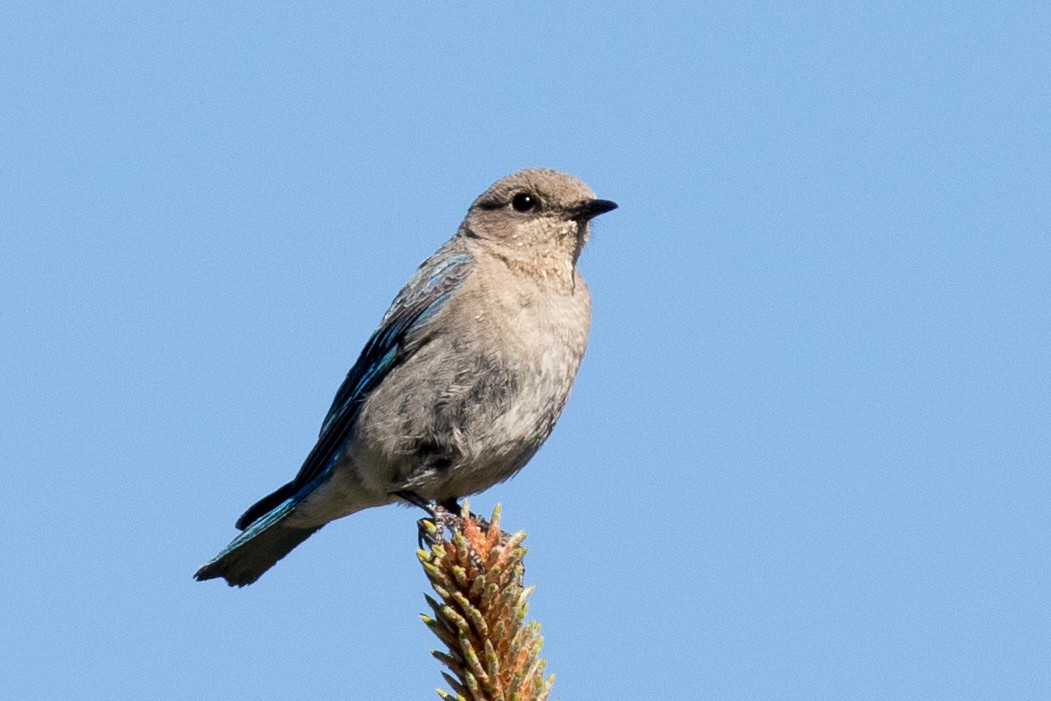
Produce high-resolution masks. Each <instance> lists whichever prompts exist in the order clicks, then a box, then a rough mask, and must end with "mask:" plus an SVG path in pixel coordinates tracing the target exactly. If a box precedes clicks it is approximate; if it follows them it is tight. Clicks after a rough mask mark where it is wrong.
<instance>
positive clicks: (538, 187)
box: [195, 169, 617, 586]
mask: <svg viewBox="0 0 1051 701" xmlns="http://www.w3.org/2000/svg"><path fill="white" fill-rule="evenodd" d="M616 206H617V205H616V204H615V203H613V202H610V201H609V200H600V199H596V198H595V194H594V193H593V192H592V191H591V189H590V188H588V186H587V185H585V184H584V183H582V182H580V181H579V180H577V179H576V178H574V177H572V176H570V175H566V174H565V173H559V172H558V171H554V170H546V169H528V170H522V171H519V172H517V173H514V174H512V175H509V176H507V177H505V178H503V179H501V180H498V181H497V182H496V183H494V184H493V185H492V186H491V187H490V188H489V189H488V190H486V191H485V192H484V193H483V194H482V195H481V196H480V197H479V198H478V199H477V200H475V201H474V203H473V204H472V205H471V208H470V209H469V210H468V211H467V217H466V218H465V219H464V220H463V223H462V224H461V225H460V228H459V230H458V231H457V232H456V235H455V236H453V237H452V238H451V239H450V240H449V241H447V242H446V243H445V245H443V246H442V247H441V248H439V249H438V251H437V252H436V253H435V254H434V255H432V256H431V257H430V258H428V259H427V260H426V261H424V262H423V264H422V265H420V267H419V269H418V270H417V271H416V274H415V275H413V277H412V279H411V280H409V282H408V284H407V285H406V286H405V287H404V288H403V289H402V290H401V292H399V293H398V296H397V297H395V298H394V302H393V303H392V304H391V306H390V309H388V310H387V313H386V314H385V315H384V317H383V320H382V321H381V322H380V326H379V328H378V329H377V330H376V332H375V333H373V334H372V337H371V338H370V339H369V340H368V343H366V344H365V348H364V350H362V352H361V355H360V356H359V357H358V360H357V362H356V363H354V367H352V368H351V369H350V372H349V373H348V374H347V378H346V380H345V381H344V382H343V385H342V386H341V387H340V388H339V391H338V392H337V393H336V398H335V400H334V401H333V402H332V407H331V408H330V409H329V411H328V415H327V416H326V417H325V421H324V422H323V423H322V425H321V435H320V437H319V438H318V441H317V444H316V445H315V446H314V448H313V450H311V451H310V454H309V455H308V456H307V458H306V461H305V462H304V463H303V466H302V467H301V468H300V469H299V473H298V474H297V475H296V477H295V479H293V480H292V481H291V482H289V483H288V484H286V485H285V486H283V487H281V488H280V489H278V490H277V491H276V492H274V493H273V494H270V495H269V496H266V497H263V499H262V500H260V501H259V502H258V503H256V504H255V505H253V506H252V507H250V508H249V509H248V511H246V512H245V513H244V514H243V515H242V516H241V518H240V519H239V520H238V521H237V527H238V528H239V529H241V530H242V533H241V534H240V535H238V536H237V537H236V538H235V539H234V540H233V542H231V543H230V545H228V546H227V548H226V549H225V550H223V551H222V552H221V553H219V555H218V556H217V557H216V558H215V559H214V560H212V561H211V562H209V563H208V564H206V565H205V566H204V567H202V568H201V569H200V570H198V571H197V574H196V575H195V576H196V578H197V579H198V580H204V579H213V578H216V577H222V578H223V579H225V580H226V581H227V583H228V584H230V585H231V586H234V585H236V586H245V585H246V584H251V583H252V582H254V581H256V580H257V579H259V577H260V576H261V575H262V574H263V573H264V572H266V571H267V570H268V569H270V568H271V567H272V566H273V565H274V564H275V563H276V562H277V561H278V560H280V559H281V558H282V557H284V556H285V555H287V554H288V553H289V552H290V551H291V550H292V549H293V548H295V547H296V546H297V545H299V544H300V543H302V542H303V541H304V540H306V539H307V538H308V537H310V535H311V534H313V533H314V532H316V531H317V530H318V529H320V528H321V527H322V526H324V525H325V524H326V523H328V522H329V521H332V520H334V519H337V518H341V517H343V516H347V515H349V514H352V513H354V512H356V511H361V510H362V509H367V508H369V507H373V506H382V505H384V504H391V503H394V502H398V501H403V502H409V503H412V504H417V505H421V506H422V505H426V504H429V503H430V502H434V503H436V504H439V505H441V506H443V507H444V508H446V509H449V510H456V508H457V507H456V500H457V499H458V498H459V497H463V496H466V495H469V494H475V493H478V492H481V491H483V490H485V489H488V488H489V487H490V486H492V485H494V484H496V483H497V482H501V481H503V480H506V479H508V478H509V477H511V476H512V475H513V474H515V473H516V472H518V470H520V469H521V468H522V466H523V465H525V464H526V462H528V461H529V459H530V458H531V457H532V456H533V454H534V453H535V452H536V451H537V449H538V448H539V447H540V445H541V444H542V443H543V442H544V441H545V440H546V439H547V437H548V435H549V434H550V433H551V429H552V427H553V426H554V425H555V421H556V420H557V419H558V417H559V414H561V413H562V407H563V406H564V404H565V402H566V398H567V397H568V396H569V389H570V386H571V385H572V383H573V378H574V376H575V375H576V373H577V368H578V367H579V365H580V360H581V358H582V357H583V354H584V346H585V345H586V344H587V337H588V326H589V324H590V314H591V298H590V295H589V293H588V288H587V286H586V285H585V284H584V279H583V278H582V277H581V276H580V272H579V271H578V270H577V268H576V262H577V258H578V257H579V256H580V251H581V249H582V248H583V247H584V243H585V242H586V241H587V238H588V233H589V232H588V222H589V221H590V220H591V219H592V217H595V216H597V215H599V214H602V213H603V212H608V211H610V210H612V209H615V208H616Z"/></svg>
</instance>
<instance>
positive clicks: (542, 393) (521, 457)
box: [353, 276, 590, 499]
mask: <svg viewBox="0 0 1051 701" xmlns="http://www.w3.org/2000/svg"><path fill="white" fill-rule="evenodd" d="M578 279H579V278H578ZM485 282H486V279H485V277H484V276H480V277H479V278H478V279H477V280H473V281H472V283H474V284H470V285H466V286H465V288H464V289H462V290H461V294H459V295H457V297H456V299H455V300H454V301H453V302H450V304H449V305H447V307H446V308H444V309H443V310H442V312H440V313H439V314H438V315H436V316H435V318H434V320H433V322H434V323H433V331H432V332H431V333H430V334H429V335H427V336H426V337H425V338H424V339H422V340H421V342H420V346H419V348H417V349H416V350H415V352H414V353H413V354H412V356H411V357H410V358H409V359H408V360H407V361H406V362H405V363H404V364H403V365H401V366H399V367H398V368H396V369H395V370H394V371H393V372H392V373H391V375H390V376H389V377H388V378H387V380H386V381H385V382H384V383H383V385H382V386H381V387H380V388H379V389H378V390H377V391H376V393H375V394H373V395H372V396H371V397H370V398H369V399H368V401H367V402H366V404H365V406H364V407H363V411H362V414H361V417H360V419H359V423H358V427H357V430H356V432H355V438H354V445H353V453H355V455H356V459H355V462H358V463H359V467H360V468H365V469H366V470H367V472H368V473H369V474H370V475H374V476H375V478H376V479H375V481H376V482H383V484H380V483H377V484H375V488H377V489H385V490H387V491H396V490H398V489H410V490H412V491H415V492H416V493H417V494H419V495H420V496H423V497H425V498H431V499H446V498H450V497H459V496H464V495H467V494H473V493H476V492H479V491H482V490H484V489H486V488H487V487H489V486H491V485H492V484H495V483H496V482H499V481H502V480H505V479H507V478H508V477H510V476H511V475H513V474H514V473H515V472H517V471H518V470H519V469H520V468H521V467H522V466H523V465H524V464H525V463H526V462H527V461H528V460H529V458H530V457H532V455H533V454H534V453H535V452H536V450H537V449H538V448H539V447H540V445H541V444H542V443H543V442H544V440H545V439H546V438H547V436H548V435H549V434H550V432H551V429H552V427H553V426H554V424H555V421H556V420H557V419H558V417H559V415H560V414H561V411H562V407H563V406H564V404H565V401H566V399H567V397H568V395H569V390H570V387H571V385H572V382H573V378H574V377H575V375H576V372H577V368H578V367H579V365H580V360H581V357H582V356H583V353H584V347H585V345H586V342H587V333H588V324H589V310H590V300H589V299H588V297H587V288H586V287H585V286H584V284H583V280H580V281H579V285H574V286H573V288H571V289H568V290H564V291H562V290H558V291H556V293H554V294H553V293H552V291H551V290H550V289H546V288H538V287H537V286H536V285H531V284H517V285H506V284H505V285H493V284H488V285H487V284H485ZM519 282H520V283H521V281H519ZM525 282H527V283H528V282H529V281H528V280H527V281H525ZM531 287H532V289H531ZM443 317H444V318H443Z"/></svg>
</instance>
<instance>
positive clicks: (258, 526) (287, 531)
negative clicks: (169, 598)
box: [194, 497, 321, 587]
mask: <svg viewBox="0 0 1051 701" xmlns="http://www.w3.org/2000/svg"><path fill="white" fill-rule="evenodd" d="M298 503H299V500H298V499H297V498H295V497H289V498H287V499H285V500H284V501H282V502H281V503H279V504H277V505H275V506H274V508H272V509H270V510H269V511H267V512H266V514H264V515H263V516H261V517H259V518H258V519H256V520H255V521H254V522H253V523H252V524H251V525H249V526H248V527H247V528H246V529H245V531H244V532H243V533H241V535H239V536H237V537H236V538H234V540H233V541H232V542H231V543H230V544H229V545H228V546H226V549H225V550H223V551H222V552H221V553H219V554H218V555H217V556H216V557H215V559H214V560H212V561H211V562H209V563H208V564H207V565H205V566H204V567H202V568H201V569H199V570H197V574H195V575H194V579H196V580H197V581H203V580H205V579H215V578H216V577H222V578H223V579H225V580H226V583H227V584H229V585H230V586H231V587H233V586H237V587H243V586H245V585H247V584H251V583H252V582H254V581H255V580H257V579H259V578H260V577H261V576H262V575H263V573H264V572H266V571H267V570H268V569H270V568H271V567H273V566H274V565H275V564H276V563H277V561H278V560H280V559H281V558H283V557H284V556H285V555H287V554H288V553H290V552H292V549H293V548H294V547H296V546H297V545H299V544H300V543H302V542H303V541H304V540H306V539H307V538H309V537H310V536H311V535H313V534H314V533H315V532H317V531H318V530H319V529H320V528H321V526H316V527H312V528H295V527H293V526H289V525H287V524H286V521H287V520H288V516H289V515H290V514H291V513H292V511H293V510H294V509H295V507H296V505H297V504H298ZM253 508H254V507H253ZM246 515H247V514H246Z"/></svg>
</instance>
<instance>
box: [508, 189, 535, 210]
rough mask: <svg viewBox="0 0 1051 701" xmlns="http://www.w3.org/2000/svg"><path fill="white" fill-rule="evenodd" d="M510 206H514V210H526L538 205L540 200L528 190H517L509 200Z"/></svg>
mask: <svg viewBox="0 0 1051 701" xmlns="http://www.w3.org/2000/svg"><path fill="white" fill-rule="evenodd" d="M511 206H512V207H514V209H515V211H516V212H528V211H530V210H534V209H536V208H537V207H538V206H540V200H538V199H537V198H536V197H534V196H533V195H530V194H529V193H528V192H519V193H518V194H517V195H515V196H514V199H512V200H511Z"/></svg>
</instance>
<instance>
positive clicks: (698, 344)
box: [0, 2, 1051, 700]
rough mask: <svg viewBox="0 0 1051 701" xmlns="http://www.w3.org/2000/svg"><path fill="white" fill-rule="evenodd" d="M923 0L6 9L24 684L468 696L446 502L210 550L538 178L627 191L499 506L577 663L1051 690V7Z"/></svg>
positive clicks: (2, 75) (609, 192)
mask: <svg viewBox="0 0 1051 701" xmlns="http://www.w3.org/2000/svg"><path fill="white" fill-rule="evenodd" d="M915 5H916V4H914V3H865V4H859V5H857V6H848V5H843V4H839V3H813V2H804V3H792V4H791V6H788V7H776V6H772V5H769V4H766V3H728V4H726V5H725V6H722V5H706V4H700V3H689V4H664V5H660V6H643V5H640V4H637V3H623V4H619V3H595V4H581V5H574V6H572V7H567V6H566V5H565V4H564V3H533V4H528V5H513V6H508V7H496V6H492V5H488V4H484V5H483V4H466V5H457V6H453V5H441V6H439V5H435V4H433V3H431V4H422V3H421V4H405V5H404V6H403V7H400V8H385V9H356V8H352V7H350V6H348V5H345V4H342V3H332V4H311V5H309V6H304V5H295V6H282V5H274V4H268V3H256V4H244V5H237V6H233V7H224V8H220V7H216V6H215V5H214V4H211V3H209V4H202V5H198V6H192V5H190V4H180V5H179V6H178V7H171V6H168V5H167V4H148V5H147V4H142V3H110V4H105V6H103V4H101V3H91V4H87V3H51V4H45V3H27V4H21V3H15V4H8V5H6V6H5V8H4V9H3V10H2V11H0V94H2V100H0V358H2V360H0V373H2V376H0V380H2V383H3V392H2V393H0V467H2V470H3V475H4V483H5V489H4V490H3V491H2V493H0V507H2V508H0V532H2V534H3V535H2V536H0V556H2V560H3V566H2V568H0V620H3V622H4V623H3V626H2V633H0V640H2V644H0V677H2V678H3V679H4V687H5V693H6V694H10V697H11V698H20V699H50V698H119V699H140V698H173V699H175V698H196V699H211V698H251V697H258V698H276V697H282V696H293V695H295V696H297V697H298V696H302V697H312V698H325V699H327V698H332V699H335V698H349V697H354V698H370V697H371V698H390V699H424V698H436V697H434V696H432V694H433V691H432V690H433V689H434V688H435V687H436V686H439V683H440V677H439V665H438V663H437V662H435V661H434V660H432V659H431V658H430V657H429V656H428V650H429V649H430V648H431V647H433V646H434V644H435V641H433V640H431V639H430V637H429V633H428V632H427V631H426V630H425V628H424V627H423V625H422V624H421V623H420V622H419V620H418V618H417V614H418V613H419V612H422V611H423V610H424V609H425V603H424V601H423V592H424V591H425V588H426V580H425V578H424V576H423V573H422V572H421V571H420V569H419V565H418V563H417V562H416V559H415V555H414V550H415V538H416V527H415V519H416V518H417V517H418V514H417V513H416V512H414V511H412V510H408V509H395V508H390V509H385V510H373V511H371V512H366V513H361V514H357V515H355V516H353V517H351V518H349V519H346V520H344V521H341V522H338V523H336V524H333V525H331V526H329V527H328V528H326V529H325V530H323V531H322V532H321V533H319V534H318V535H317V536H315V537H314V538H312V539H311V540H310V541H308V542H307V543H305V544H304V545H303V546H301V547H300V548H299V549H297V550H296V551H295V552H294V553H293V554H292V555H291V556H290V557H288V558H287V559H286V560H284V561H282V562H281V563H280V564H279V565H278V566H277V567H276V568H275V569H273V570H272V571H271V572H269V573H268V574H267V575H266V576H265V577H264V578H263V579H262V580H260V582H259V583H258V584H256V585H254V586H252V587H249V588H247V589H244V590H231V589H228V588H227V587H225V586H222V585H220V584H218V583H216V582H208V583H196V582H194V581H193V580H192V579H191V575H192V573H193V572H194V570H195V569H196V568H197V567H198V566H199V565H200V564H202V563H203V562H204V561H205V560H206V559H208V558H210V557H211V556H213V555H214V554H215V553H216V552H217V551H218V549H219V548H220V547H222V546H223V545H224V544H225V543H226V542H227V541H228V539H229V538H230V537H231V536H232V535H233V534H234V529H233V522H234V520H235V518H236V517H237V516H238V515H239V514H240V513H241V511H242V510H243V509H244V508H245V507H247V506H248V505H249V504H251V503H252V502H253V501H254V500H255V499H257V498H258V497H260V496H262V495H263V494H265V493H267V492H268V491H270V490H271V489H273V488H275V487H277V486H278V485H280V484H281V483H283V482H284V481H286V480H287V479H289V478H290V477H291V476H292V475H293V474H294V473H295V471H296V469H297V468H298V466H299V464H300V462H301V460H302V458H303V457H304V455H305V454H306V452H307V451H308V450H309V448H310V446H311V445H312V443H313V439H314V437H315V436H316V432H317V430H318V427H319V426H320V422H321V419H322V418H323V415H324V413H325V411H326V410H327V408H328V405H329V402H330V401H331V398H332V395H333V394H334V392H335V390H336V388H337V387H338V385H339V383H340V381H341V379H342V378H343V376H344V374H345V373H346V371H347V369H348V367H349V366H350V365H351V364H352V362H353V361H354V359H355V358H356V356H357V354H358V351H359V350H360V347H361V345H362V344H363V342H364V341H365V339H366V338H367V337H368V334H369V333H370V332H371V330H372V329H373V327H374V325H375V324H376V322H377V321H378V320H379V318H380V316H381V315H382V313H383V311H384V310H385V308H386V306H387V304H388V302H389V301H390V299H391V298H392V297H393V295H394V293H395V292H396V291H397V290H398V288H399V287H400V285H401V284H402V283H403V282H404V281H405V279H407V277H408V276H409V275H410V274H411V272H412V271H413V270H414V268H415V266H416V265H417V264H418V263H419V261H420V260H422V259H423V258H424V257H426V256H427V255H429V254H430V253H431V252H432V251H433V250H434V249H435V248H437V246H438V245H440V244H441V243H442V242H443V241H444V240H445V239H446V238H447V237H448V236H449V235H450V234H452V232H453V231H454V230H455V227H456V225H457V224H458V223H459V221H460V219H461V218H462V216H463V214H464V212H465V210H466V207H467V205H468V204H469V203H470V201H471V200H472V199H473V198H474V197H475V196H476V195H477V194H479V193H480V192H481V191H482V190H483V189H484V188H485V187H486V186H487V185H488V184H489V183H490V182H492V181H493V180H495V179H496V178H498V177H500V176H502V175H504V174H506V173H508V172H510V171H513V170H516V169H518V168H520V167H524V166H534V165H539V166H549V167H555V168H559V169H563V170H567V171H569V172H572V173H574V174H576V175H578V176H579V177H581V178H582V179H584V180H585V181H587V182H588V183H589V184H590V185H591V186H592V187H593V188H594V189H595V191H596V192H597V193H598V194H599V195H600V196H602V197H606V198H610V199H614V200H616V201H617V202H619V203H620V205H621V208H620V209H619V210H617V211H616V212H614V213H611V214H609V215H606V216H604V217H602V218H601V219H600V220H598V221H597V223H596V226H595V232H594V236H593V238H592V241H591V243H590V244H589V246H588V249H587V250H586V251H585V252H584V256H583V258H582V261H581V266H582V270H583V272H584V274H585V276H586V278H587V279H588V281H589V285H590V287H591V290H592V294H593V297H594V319H593V328H592V336H591V342H590V346H589V349H588V354H587V357H586V358H585V361H584V365H583V368H582V370H581V373H580V376H579V378H578V381H577V384H576V387H575V390H574V393H573V396H572V397H571V399H570V402H569V405H568V408H567V410H566V413H565V415H564V417H563V419H562V420H561V422H560V423H559V425H558V427H557V428H556V430H555V432H554V434H553V436H552V438H551V439H550V441H549V442H548V443H547V445H546V446H545V447H544V448H543V449H542V450H541V452H540V453H539V454H538V455H537V456H536V458H535V459H534V460H533V462H532V463H531V464H530V465H529V466H528V467H527V468H526V469H525V470H524V471H523V472H522V473H521V474H520V475H519V476H518V477H517V478H516V479H514V480H513V481H511V482H509V483H506V484H503V485H500V486H498V487H495V488H493V489H491V490H490V491H488V492H486V493H485V494H484V495H481V496H477V497H475V498H474V499H473V502H472V503H473V504H474V505H475V507H476V508H477V509H478V510H481V511H488V510H489V509H491V508H492V506H493V504H495V503H497V502H500V503H502V505H503V509H504V519H505V525H506V526H507V527H508V528H511V529H519V528H520V529H524V530H526V531H527V532H528V533H529V539H528V541H527V542H528V543H529V544H530V546H531V551H530V553H529V556H528V557H527V567H528V569H527V573H526V576H527V580H528V581H529V582H531V583H534V584H536V585H537V589H536V593H535V595H534V597H533V606H532V609H531V613H532V615H533V616H534V617H536V618H537V619H539V620H540V621H541V623H542V624H543V632H544V634H545V640H546V642H545V647H544V651H545V654H546V656H547V658H548V662H549V668H550V670H551V671H553V672H554V673H555V674H556V678H557V681H556V683H555V689H554V694H555V696H558V697H560V698H563V699H602V698H612V697H616V698H630V699H663V698H677V699H772V698H777V699H888V698H901V699H954V700H956V699H1002V698H1012V699H1046V698H1049V697H1051V666H1049V665H1048V660H1049V659H1051V632H1049V631H1051V600H1049V592H1051V525H1049V504H1051V475H1049V467H1051V371H1049V353H1051V311H1049V310H1051V275H1049V273H1048V270H1049V267H1051V244H1049V234H1051V205H1049V199H1051V198H1049V192H1051V90H1049V88H1048V86H1049V85H1051V42H1049V41H1048V37H1049V36H1051V11H1049V9H1048V7H1047V5H1046V3H1008V4H1000V3H996V4H994V3H988V4H975V3H926V4H923V6H922V7H918V6H915Z"/></svg>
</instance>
